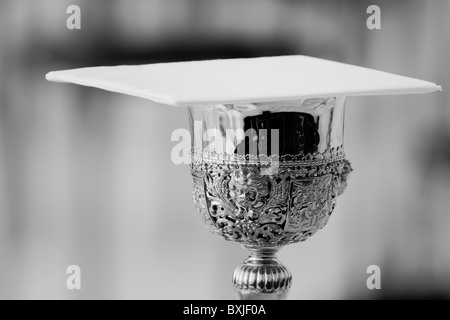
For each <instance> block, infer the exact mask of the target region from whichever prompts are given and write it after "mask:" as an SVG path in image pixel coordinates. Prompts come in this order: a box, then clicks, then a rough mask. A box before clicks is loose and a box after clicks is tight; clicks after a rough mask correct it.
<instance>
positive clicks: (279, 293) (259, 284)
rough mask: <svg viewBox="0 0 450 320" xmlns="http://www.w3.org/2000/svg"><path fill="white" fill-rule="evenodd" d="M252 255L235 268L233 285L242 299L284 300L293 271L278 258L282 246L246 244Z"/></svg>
mask: <svg viewBox="0 0 450 320" xmlns="http://www.w3.org/2000/svg"><path fill="white" fill-rule="evenodd" d="M243 247H244V248H245V249H247V250H248V252H249V253H250V257H249V258H248V259H246V260H245V261H244V263H243V264H242V265H240V266H238V267H237V268H236V269H235V270H234V275H233V285H234V287H235V289H236V291H237V293H238V295H239V298H240V299H241V300H284V299H286V297H287V295H288V292H289V289H290V287H291V282H292V275H291V272H290V271H289V270H288V269H287V268H286V267H285V266H284V265H283V264H281V263H280V261H279V260H278V259H277V258H276V256H275V255H276V253H277V252H278V250H279V249H280V247H257V246H246V245H243Z"/></svg>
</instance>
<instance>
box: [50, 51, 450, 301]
mask: <svg viewBox="0 0 450 320" xmlns="http://www.w3.org/2000/svg"><path fill="white" fill-rule="evenodd" d="M46 77H47V79H48V80H51V81H57V82H70V83H75V84H79V85H84V86H90V87H96V88H101V89H105V90H109V91H113V92H119V93H123V94H127V95H132V96H137V97H141V98H145V99H149V100H152V101H155V102H158V103H161V104H165V105H170V106H174V107H187V108H188V114H189V120H190V132H191V144H192V154H191V161H190V164H191V172H192V179H193V198H194V203H195V206H196V208H197V211H198V212H199V214H200V216H201V217H202V219H203V221H204V222H205V224H206V225H207V226H208V227H209V229H210V230H211V231H212V232H213V233H216V234H219V235H221V236H222V237H224V238H225V239H226V240H230V241H234V242H238V243H240V244H242V245H243V246H244V247H245V248H246V249H247V250H248V251H249V253H250V257H249V258H248V259H247V260H245V261H244V263H243V264H242V265H241V266H239V267H237V268H236V270H235V272H234V275H233V284H234V287H235V288H236V290H237V292H238V294H239V296H240V297H241V298H242V299H283V298H286V296H287V294H288V291H289V288H290V286H291V281H292V276H291V273H290V272H289V270H288V269H287V268H286V267H285V266H283V265H282V264H281V263H280V262H279V261H278V260H277V258H276V253H277V251H278V250H279V249H280V248H281V247H283V246H285V245H288V244H292V243H296V242H300V241H304V240H306V239H308V238H309V237H310V236H312V235H313V234H314V233H316V232H317V231H318V230H320V229H321V228H323V227H324V226H325V224H326V223H327V221H328V219H329V217H330V215H331V213H332V212H333V210H334V207H335V206H336V201H337V197H338V196H339V195H340V194H342V192H343V191H344V189H345V187H346V184H347V177H348V175H349V173H350V172H351V171H352V169H351V166H350V163H349V162H348V161H347V160H346V159H345V155H344V107H345V99H346V97H347V96H361V95H381V94H409V93H425V92H433V91H438V90H441V87H440V86H438V85H436V84H434V83H431V82H427V81H423V80H418V79H413V78H408V77H403V76H398V75H394V74H390V73H386V72H380V71H377V70H372V69H367V68H362V67H358V66H352V65H347V64H343V63H338V62H334V61H329V60H322V59H317V58H313V57H307V56H300V55H299V56H281V57H262V58H249V59H224V60H209V61H190V62H178V63H162V64H149V65H140V66H114V67H92V68H81V69H73V70H63V71H56V72H50V73H48V74H47V75H46ZM270 101H273V102H270ZM249 102H254V103H249Z"/></svg>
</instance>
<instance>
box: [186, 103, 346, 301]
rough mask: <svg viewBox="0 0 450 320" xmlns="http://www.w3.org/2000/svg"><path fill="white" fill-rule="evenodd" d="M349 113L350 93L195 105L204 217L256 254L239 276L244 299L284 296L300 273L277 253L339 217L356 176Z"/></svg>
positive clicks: (195, 166) (197, 182)
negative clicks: (340, 202) (347, 136)
mask: <svg viewBox="0 0 450 320" xmlns="http://www.w3.org/2000/svg"><path fill="white" fill-rule="evenodd" d="M344 108H345V97H329V98H314V99H305V100H303V101H301V100H299V101H287V102H275V103H254V104H225V105H212V106H201V107H200V106H198V107H190V108H189V109H188V113H189V119H190V123H191V125H190V129H191V135H192V136H193V137H194V138H193V139H192V141H193V148H192V150H193V151H192V163H191V172H192V179H193V198H194V203H195V205H196V208H197V211H198V213H199V214H200V216H201V217H202V219H203V221H204V223H205V224H206V225H207V226H208V228H209V229H210V230H211V231H212V232H213V233H215V234H218V235H221V236H222V237H223V238H225V239H226V240H229V241H234V242H238V243H240V244H242V245H243V246H244V247H245V248H246V249H247V250H248V251H249V253H250V257H249V258H248V259H247V260H245V261H244V263H243V264H242V265H240V266H239V267H237V268H236V270H235V271H234V275H233V284H234V287H235V288H236V290H237V292H238V294H239V296H240V298H241V299H283V298H285V297H286V295H287V293H288V291H289V288H290V286H291V279H292V276H291V273H290V271H289V270H288V269H287V268H286V267H285V266H284V265H283V264H281V263H280V262H279V261H278V260H277V258H276V253H277V251H278V250H279V249H280V248H281V247H283V246H285V245H288V244H292V243H296V242H300V241H305V240H306V239H308V238H309V237H310V236H312V235H313V234H314V233H316V232H317V231H318V230H320V229H322V228H323V227H324V226H325V224H326V223H327V221H328V219H329V217H330V215H331V213H332V212H333V210H334V207H335V206H336V201H337V197H338V196H339V195H340V194H342V192H343V191H344V189H345V187H346V184H347V176H348V174H349V173H350V171H351V170H352V169H351V166H350V162H349V161H348V160H346V159H345V156H344V149H343V142H344V141H343V137H344ZM211 137H214V139H212V138H211ZM202 138H203V139H202Z"/></svg>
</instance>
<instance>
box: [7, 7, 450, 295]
mask: <svg viewBox="0 0 450 320" xmlns="http://www.w3.org/2000/svg"><path fill="white" fill-rule="evenodd" d="M73 4H75V5H78V6H80V8H81V27H82V29H81V30H68V29H67V28H66V20H67V18H68V16H69V15H68V14H67V13H66V9H67V7H68V6H69V5H73ZM371 4H376V5H378V6H380V8H381V30H369V29H368V28H367V27H366V20H367V18H368V17H369V15H368V14H367V13H366V9H367V7H368V6H369V5H371ZM449 16H450V2H449V1H445V0H435V1H419V0H407V1H406V0H401V1H400V0H398V1H360V0H358V1H356V0H355V1H350V0H343V1H331V0H330V1H317V0H314V1H312V0H311V1H294V0H278V1H270V0H245V1H241V0H228V1H211V0H189V1H187V0H182V1H177V0H127V1H124V0H107V1H106V0H104V1H101V0H97V1H87V0H84V1H81V0H70V1H69V0H62V1H54V0H39V1H33V0H14V1H12V0H0V298H3V299H17V298H19V299H36V298H39V299H233V298H235V297H236V296H235V293H234V290H233V288H232V285H231V275H232V271H233V270H234V268H235V267H236V266H237V265H238V264H239V263H240V262H241V261H242V260H243V259H244V258H246V252H245V251H244V250H243V249H242V248H240V246H239V245H237V244H235V243H229V242H226V241H224V240H223V239H221V238H219V237H217V236H213V235H212V234H210V233H209V231H208V230H207V229H206V227H205V226H204V225H203V224H202V223H201V219H200V218H199V217H198V216H197V214H196V212H195V209H194V205H193V203H192V200H191V177H190V172H189V168H188V166H186V165H180V166H176V165H174V164H173V163H172V162H171V158H170V155H171V149H172V148H173V146H174V145H175V144H176V142H171V140H170V136H171V133H172V131H173V130H175V129H177V128H186V129H187V128H188V122H187V112H186V110H183V109H176V108H170V107H166V106H162V105H158V104H155V103H152V102H150V101H146V100H143V99H138V98H133V97H128V96H124V95H119V94H113V93H107V92H104V91H100V90H96V89H90V88H83V87H79V86H74V85H61V84H54V83H49V82H46V81H45V79H44V75H45V74H46V73H47V72H48V71H51V70H57V69H69V68H76V67H83V66H95V65H117V64H140V63H153V62H163V61H182V60H199V59H209V58H234V57H256V56H272V55H285V54H305V55H312V56H317V57H321V58H326V59H332V60H338V61H342V62H347V63H351V64H356V65H362V66H366V67H371V68H376V69H380V70H384V71H388V72H393V73H398V74H402V75H406V76H411V77H417V78H420V79H424V80H429V81H432V82H435V83H438V84H440V85H442V87H443V88H444V92H442V93H434V94H424V95H405V96H385V97H361V98H350V99H349V100H348V107H347V112H346V153H347V158H348V159H349V160H350V161H351V162H352V164H353V168H354V172H353V173H352V174H351V175H350V178H349V185H348V188H347V190H346V192H345V193H344V195H343V196H341V197H340V198H339V200H338V205H337V208H336V211H335V213H334V214H333V217H332V218H331V219H330V221H329V223H328V225H327V226H326V227H325V228H324V230H322V231H320V232H318V233H317V234H316V235H315V236H314V237H312V238H311V239H309V240H308V241H306V242H304V243H300V244H295V245H291V246H288V247H285V248H284V249H283V250H282V251H281V252H280V256H279V257H280V260H282V261H283V262H284V263H285V264H286V265H287V266H288V267H289V268H290V269H291V271H292V272H293V275H294V283H293V287H292V289H291V293H290V298H291V299H347V298H355V299H392V298H411V299H415V298H450V215H449V211H450V209H449V208H450V108H449V103H450V95H449V94H448V91H447V90H446V89H447V88H450V64H449V63H448V57H450V19H448V17H449ZM299 77H301V74H299ZM72 264H76V265H79V266H80V268H81V286H82V289H81V290H73V291H70V290H68V289H67V287H66V279H67V277H68V274H66V268H67V266H69V265H72ZM373 264H375V265H378V266H380V268H381V290H368V289H367V287H366V280H367V278H368V276H369V275H368V274H367V273H366V269H367V267H368V266H370V265H373Z"/></svg>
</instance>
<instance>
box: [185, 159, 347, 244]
mask: <svg viewBox="0 0 450 320" xmlns="http://www.w3.org/2000/svg"><path fill="white" fill-rule="evenodd" d="M314 160H315V161H305V160H302V161H283V162H280V163H279V167H278V170H277V172H276V173H274V174H272V175H263V174H261V172H262V170H263V169H264V168H263V165H261V164H260V165H258V164H255V163H252V164H251V165H249V164H243V163H231V162H222V163H220V161H208V159H203V160H202V161H194V162H193V163H192V165H191V169H192V170H191V171H192V175H193V198H194V202H195V204H196V207H197V210H198V212H199V213H200V215H201V216H202V218H203V220H204V221H205V223H206V224H207V225H208V227H209V228H210V229H211V230H212V231H213V232H214V233H217V234H220V235H222V236H223V237H224V238H225V239H227V240H232V241H237V242H241V243H244V244H246V245H259V246H261V245H262V246H282V245H286V244H289V243H295V242H298V241H304V240H306V239H307V238H308V237H310V236H311V235H313V234H314V233H315V232H317V231H318V230H320V229H321V228H323V227H324V226H325V224H326V223H327V221H328V218H329V216H330V215H331V213H332V211H333V209H334V207H335V205H336V198H337V196H338V195H340V194H341V193H342V192H343V191H344V189H345V187H346V180H347V176H348V174H349V173H350V172H351V170H352V169H351V166H350V163H349V162H348V161H347V160H345V159H344V158H343V156H341V155H340V156H339V157H338V158H331V159H330V158H329V159H326V160H322V161H317V159H314Z"/></svg>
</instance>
